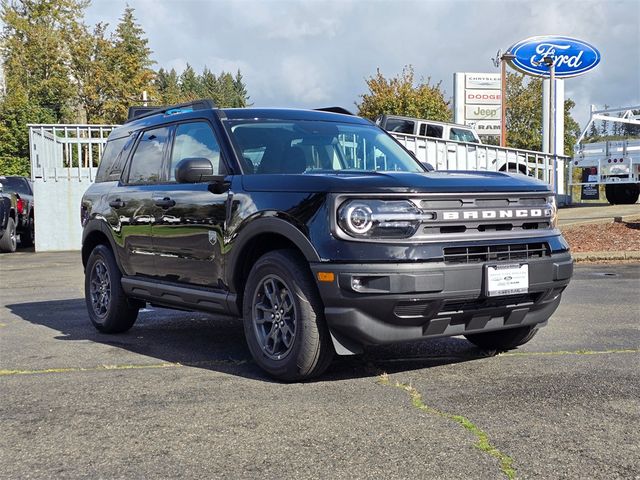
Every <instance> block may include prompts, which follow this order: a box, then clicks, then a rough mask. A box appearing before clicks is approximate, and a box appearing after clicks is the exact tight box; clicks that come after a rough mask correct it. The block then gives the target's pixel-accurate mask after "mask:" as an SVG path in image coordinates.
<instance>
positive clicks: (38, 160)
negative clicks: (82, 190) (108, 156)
mask: <svg viewBox="0 0 640 480" xmlns="http://www.w3.org/2000/svg"><path fill="white" fill-rule="evenodd" d="M116 127H117V125H78V124H68V125H63V124H55V125H53V124H46V125H45V124H43V125H29V153H30V155H29V156H30V160H31V179H32V180H34V181H35V180H36V179H42V180H43V181H45V182H46V181H47V180H49V179H53V180H57V179H58V178H77V179H78V180H80V181H82V179H88V180H89V181H91V182H92V181H93V180H94V178H95V172H96V168H97V166H98V162H99V161H100V157H101V156H102V150H103V149H104V144H105V143H106V142H107V137H108V136H109V134H110V133H111V131H112V130H113V129H114V128H116Z"/></svg>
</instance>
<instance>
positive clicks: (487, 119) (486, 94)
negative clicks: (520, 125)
mask: <svg viewBox="0 0 640 480" xmlns="http://www.w3.org/2000/svg"><path fill="white" fill-rule="evenodd" d="M453 84H454V97H453V101H454V104H455V108H454V114H455V118H454V121H455V122H456V123H461V124H464V125H468V126H470V127H473V128H474V129H475V130H476V131H477V132H478V133H479V134H480V135H500V115H501V109H500V102H501V99H502V94H501V91H500V74H499V73H465V72H457V73H454V75H453Z"/></svg>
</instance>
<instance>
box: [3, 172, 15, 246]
mask: <svg viewBox="0 0 640 480" xmlns="http://www.w3.org/2000/svg"><path fill="white" fill-rule="evenodd" d="M16 244H17V241H16V197H15V195H14V194H12V193H5V192H4V190H3V188H2V183H0V252H2V253H10V252H15V251H16Z"/></svg>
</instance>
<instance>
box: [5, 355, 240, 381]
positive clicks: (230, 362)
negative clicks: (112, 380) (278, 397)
mask: <svg viewBox="0 0 640 480" xmlns="http://www.w3.org/2000/svg"><path fill="white" fill-rule="evenodd" d="M245 363H248V362H247V360H233V359H230V360H205V361H201V362H189V363H178V362H163V363H147V364H144V363H142V364H122V365H96V366H93V367H63V368H44V369H33V370H30V369H29V370H3V369H0V377H2V376H5V377H6V376H11V375H42V374H46V373H75V372H102V371H107V370H148V369H161V368H180V367H215V366H222V365H242V364H245Z"/></svg>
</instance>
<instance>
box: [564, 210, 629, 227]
mask: <svg viewBox="0 0 640 480" xmlns="http://www.w3.org/2000/svg"><path fill="white" fill-rule="evenodd" d="M638 217H640V213H632V214H630V215H620V216H613V217H604V218H584V219H582V218H576V219H567V220H565V221H564V222H563V221H562V220H560V219H558V228H560V229H563V228H567V227H575V226H577V225H587V224H598V223H600V224H601V223H616V218H618V219H620V220H618V221H619V222H628V221H629V220H636V219H638Z"/></svg>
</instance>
